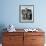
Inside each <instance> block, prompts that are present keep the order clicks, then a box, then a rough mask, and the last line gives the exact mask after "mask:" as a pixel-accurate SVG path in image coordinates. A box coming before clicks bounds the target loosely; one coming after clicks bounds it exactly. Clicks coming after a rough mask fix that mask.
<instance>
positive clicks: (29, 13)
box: [19, 5, 34, 22]
mask: <svg viewBox="0 0 46 46" xmlns="http://www.w3.org/2000/svg"><path fill="white" fill-rule="evenodd" d="M19 13H20V14H19V15H20V17H19V20H20V22H34V5H20V7H19Z"/></svg>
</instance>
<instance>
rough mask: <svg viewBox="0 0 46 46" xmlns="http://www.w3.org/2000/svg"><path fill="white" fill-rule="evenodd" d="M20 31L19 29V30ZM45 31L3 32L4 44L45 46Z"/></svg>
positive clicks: (10, 45)
mask: <svg viewBox="0 0 46 46" xmlns="http://www.w3.org/2000/svg"><path fill="white" fill-rule="evenodd" d="M18 31H19V30H18ZM44 34H45V33H44V32H24V31H23V32H20V31H19V32H3V42H2V45H3V46H44V41H45V40H44V36H45V35H44Z"/></svg>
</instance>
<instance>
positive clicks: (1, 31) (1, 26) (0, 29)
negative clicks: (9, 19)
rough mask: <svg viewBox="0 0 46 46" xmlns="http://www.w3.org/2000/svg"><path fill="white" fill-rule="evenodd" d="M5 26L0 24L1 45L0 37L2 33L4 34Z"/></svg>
mask: <svg viewBox="0 0 46 46" xmlns="http://www.w3.org/2000/svg"><path fill="white" fill-rule="evenodd" d="M4 28H6V27H5V25H4V24H0V43H2V36H3V32H5V31H6V30H4Z"/></svg>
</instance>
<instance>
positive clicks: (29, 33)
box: [24, 32, 45, 36]
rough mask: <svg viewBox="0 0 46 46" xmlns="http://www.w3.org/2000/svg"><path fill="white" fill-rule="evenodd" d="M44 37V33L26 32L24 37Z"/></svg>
mask: <svg viewBox="0 0 46 46" xmlns="http://www.w3.org/2000/svg"><path fill="white" fill-rule="evenodd" d="M31 35H32V36H44V35H45V33H44V32H24V36H31Z"/></svg>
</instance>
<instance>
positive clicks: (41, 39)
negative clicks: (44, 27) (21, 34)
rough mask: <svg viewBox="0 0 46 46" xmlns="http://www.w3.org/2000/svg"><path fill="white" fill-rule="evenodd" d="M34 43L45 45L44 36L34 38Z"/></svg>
mask: <svg viewBox="0 0 46 46" xmlns="http://www.w3.org/2000/svg"><path fill="white" fill-rule="evenodd" d="M32 43H33V44H43V43H44V36H32Z"/></svg>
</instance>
